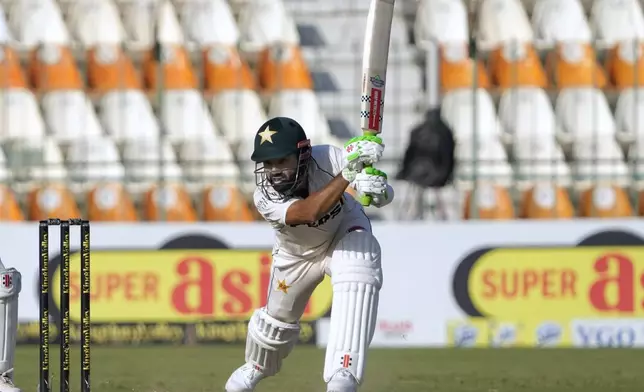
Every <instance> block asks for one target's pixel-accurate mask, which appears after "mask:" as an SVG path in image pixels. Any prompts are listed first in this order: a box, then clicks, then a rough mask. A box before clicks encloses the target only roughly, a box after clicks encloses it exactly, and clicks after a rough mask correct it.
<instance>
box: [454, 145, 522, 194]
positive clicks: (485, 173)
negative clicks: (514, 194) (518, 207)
mask: <svg viewBox="0 0 644 392" xmlns="http://www.w3.org/2000/svg"><path fill="white" fill-rule="evenodd" d="M455 155H456V159H457V160H458V161H459V164H458V165H457V166H456V168H455V171H454V174H455V175H454V178H455V180H456V181H457V183H459V184H460V185H461V186H464V187H467V188H469V187H471V186H472V185H473V183H474V181H475V180H476V181H487V182H494V183H496V184H499V185H502V186H509V185H510V183H511V181H512V176H513V175H512V167H510V164H509V163H508V157H507V154H506V153H505V150H504V149H503V146H502V145H501V142H500V141H496V140H484V141H479V142H475V141H473V140H466V141H462V142H457V145H456V151H455Z"/></svg>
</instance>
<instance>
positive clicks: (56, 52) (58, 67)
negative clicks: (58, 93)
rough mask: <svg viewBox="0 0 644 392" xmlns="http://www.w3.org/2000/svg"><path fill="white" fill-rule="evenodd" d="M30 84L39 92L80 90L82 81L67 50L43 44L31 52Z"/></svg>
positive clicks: (72, 57) (58, 46)
mask: <svg viewBox="0 0 644 392" xmlns="http://www.w3.org/2000/svg"><path fill="white" fill-rule="evenodd" d="M29 76H30V79H31V84H32V85H33V86H34V87H35V88H36V89H39V90H80V89H82V88H83V80H82V78H81V74H80V71H79V70H78V67H77V66H76V61H75V60H74V56H73V54H72V52H71V51H70V50H69V48H67V47H65V46H61V45H55V44H43V45H41V46H39V47H38V48H36V49H34V50H33V51H32V52H31V59H30V63H29Z"/></svg>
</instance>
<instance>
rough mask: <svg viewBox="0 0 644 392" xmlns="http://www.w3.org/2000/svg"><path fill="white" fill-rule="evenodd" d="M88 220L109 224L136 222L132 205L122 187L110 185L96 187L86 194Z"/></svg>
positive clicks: (115, 184)
mask: <svg viewBox="0 0 644 392" xmlns="http://www.w3.org/2000/svg"><path fill="white" fill-rule="evenodd" d="M87 212H88V217H89V219H90V220H95V221H109V222H117V221H118V222H134V221H137V220H138V219H137V216H136V210H135V209H134V203H133V202H132V199H131V198H130V195H129V194H128V193H127V191H126V190H125V188H124V187H123V185H121V184H117V183H112V184H102V185H98V186H96V187H95V188H94V189H92V190H91V191H89V193H88V194H87Z"/></svg>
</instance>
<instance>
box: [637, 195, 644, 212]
mask: <svg viewBox="0 0 644 392" xmlns="http://www.w3.org/2000/svg"><path fill="white" fill-rule="evenodd" d="M637 215H638V216H644V190H641V191H639V192H638V193H637Z"/></svg>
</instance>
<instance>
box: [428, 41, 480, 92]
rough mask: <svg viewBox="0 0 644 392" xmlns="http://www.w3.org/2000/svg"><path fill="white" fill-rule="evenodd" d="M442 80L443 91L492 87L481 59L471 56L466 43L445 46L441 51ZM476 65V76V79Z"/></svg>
mask: <svg viewBox="0 0 644 392" xmlns="http://www.w3.org/2000/svg"><path fill="white" fill-rule="evenodd" d="M440 58H441V60H440V62H441V68H440V80H441V88H442V90H443V92H448V91H450V90H455V89H460V88H472V86H474V85H475V84H476V85H478V87H479V88H490V79H489V77H488V75H487V72H486V71H485V67H484V66H483V64H482V63H481V62H480V61H474V60H472V59H471V58H470V57H469V54H468V51H467V46H466V45H465V44H456V45H449V46H443V47H442V48H441V51H440ZM474 67H476V78H477V79H474V72H473V71H474Z"/></svg>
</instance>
